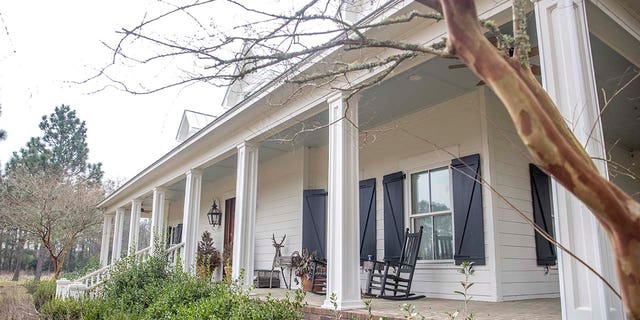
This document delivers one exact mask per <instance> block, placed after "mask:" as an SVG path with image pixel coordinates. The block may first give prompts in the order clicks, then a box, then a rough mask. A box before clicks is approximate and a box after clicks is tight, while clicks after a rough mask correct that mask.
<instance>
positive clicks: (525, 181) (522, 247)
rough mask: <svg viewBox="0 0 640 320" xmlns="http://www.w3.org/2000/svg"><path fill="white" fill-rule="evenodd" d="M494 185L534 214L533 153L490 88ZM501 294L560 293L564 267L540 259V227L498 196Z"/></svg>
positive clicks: (536, 295) (546, 295) (519, 296)
mask: <svg viewBox="0 0 640 320" xmlns="http://www.w3.org/2000/svg"><path fill="white" fill-rule="evenodd" d="M485 101H486V110H487V119H488V120H487V123H488V126H487V127H488V129H487V131H488V134H489V145H490V150H491V151H490V152H491V163H490V165H491V168H492V173H493V177H492V179H493V181H492V182H493V186H494V188H495V189H496V191H497V192H499V193H500V195H502V196H503V197H504V198H505V199H506V200H507V201H509V203H510V204H511V205H513V206H514V207H515V208H516V209H517V210H518V211H521V212H522V213H524V214H525V215H526V216H527V217H528V218H530V219H533V212H532V210H533V209H532V203H531V184H530V181H529V163H531V162H532V161H531V160H530V156H529V154H528V153H527V151H526V150H525V146H524V145H523V144H522V142H521V141H520V138H519V136H518V135H517V132H516V130H515V127H514V126H513V124H512V122H511V119H510V117H509V115H508V113H507V112H506V110H505V108H504V107H503V106H502V104H501V102H500V101H499V100H498V99H497V98H496V96H495V95H494V94H493V93H492V92H491V91H489V90H486V100H485ZM493 199H494V204H493V205H494V207H495V211H494V215H495V230H496V232H497V239H498V240H497V241H498V245H497V250H498V252H497V256H498V257H499V260H498V265H499V267H498V270H499V275H498V279H499V290H498V291H499V292H500V297H499V299H500V300H519V299H533V298H549V297H558V296H559V282H558V281H559V279H558V271H557V269H556V268H555V267H553V268H552V270H549V272H548V273H546V269H545V267H541V266H538V265H537V264H536V251H535V250H536V248H535V240H534V239H535V238H534V230H533V227H531V225H529V224H528V223H526V222H525V220H524V219H522V217H520V216H519V215H518V214H517V212H516V211H515V210H514V209H513V208H512V207H511V206H510V205H509V204H507V203H506V202H505V201H504V200H502V199H500V198H499V197H498V196H494V198H493Z"/></svg>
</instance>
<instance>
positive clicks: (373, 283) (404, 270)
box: [366, 227, 424, 300]
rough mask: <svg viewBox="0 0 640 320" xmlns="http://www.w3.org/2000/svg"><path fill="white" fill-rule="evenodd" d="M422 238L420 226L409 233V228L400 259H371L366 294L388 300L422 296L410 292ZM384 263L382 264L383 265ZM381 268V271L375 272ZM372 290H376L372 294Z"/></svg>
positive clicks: (405, 235)
mask: <svg viewBox="0 0 640 320" xmlns="http://www.w3.org/2000/svg"><path fill="white" fill-rule="evenodd" d="M420 240H422V227H420V231H418V232H414V233H409V229H407V230H406V231H405V234H404V245H403V246H402V255H401V256H400V260H396V261H391V260H388V261H385V262H380V261H373V263H374V266H373V270H374V271H373V272H371V273H370V274H369V285H368V286H367V292H366V295H369V296H375V297H377V298H382V299H389V300H413V299H420V298H424V296H423V295H415V294H413V293H411V282H412V281H413V273H414V272H415V269H416V261H417V260H418V250H419V249H420ZM383 265H384V266H383ZM375 270H381V271H382V272H377V273H376V272H375ZM372 290H378V291H379V293H378V294H376V295H374V294H372V293H371V291H372Z"/></svg>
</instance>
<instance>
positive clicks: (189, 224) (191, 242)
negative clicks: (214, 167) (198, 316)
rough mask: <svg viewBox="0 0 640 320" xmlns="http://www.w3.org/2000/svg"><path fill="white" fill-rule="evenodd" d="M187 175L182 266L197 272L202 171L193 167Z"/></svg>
mask: <svg viewBox="0 0 640 320" xmlns="http://www.w3.org/2000/svg"><path fill="white" fill-rule="evenodd" d="M186 176H187V182H186V187H185V190H184V211H183V216H182V242H184V250H183V254H182V268H183V270H184V271H186V272H190V273H191V274H195V273H196V248H197V246H198V234H197V233H198V220H199V219H198V215H199V214H200V193H201V189H202V171H200V170H198V169H191V170H189V171H188V172H187V173H186Z"/></svg>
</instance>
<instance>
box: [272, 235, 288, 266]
mask: <svg viewBox="0 0 640 320" xmlns="http://www.w3.org/2000/svg"><path fill="white" fill-rule="evenodd" d="M286 238H287V235H286V234H285V235H284V237H282V240H281V241H280V242H278V241H276V235H275V234H271V240H272V241H273V247H274V248H276V255H275V257H273V264H272V267H279V266H277V265H276V261H278V258H280V257H282V250H281V249H282V248H283V247H284V244H283V243H284V239H286Z"/></svg>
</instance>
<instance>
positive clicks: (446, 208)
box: [409, 168, 453, 260]
mask: <svg viewBox="0 0 640 320" xmlns="http://www.w3.org/2000/svg"><path fill="white" fill-rule="evenodd" d="M449 172H450V171H449V168H438V169H433V170H427V171H422V172H418V173H414V174H412V175H411V214H410V215H409V219H410V223H411V225H412V226H413V229H414V230H419V228H420V227H421V226H422V227H423V228H424V229H423V233H422V241H420V250H419V251H418V259H419V260H450V259H453V221H452V216H451V213H452V211H451V178H450V174H449Z"/></svg>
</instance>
